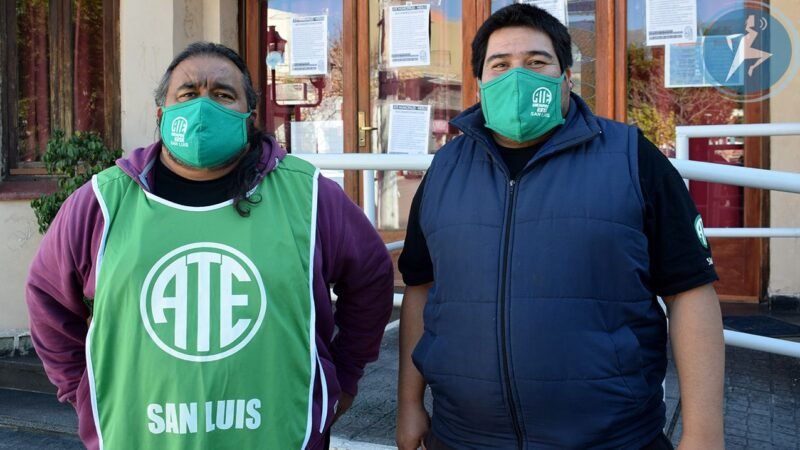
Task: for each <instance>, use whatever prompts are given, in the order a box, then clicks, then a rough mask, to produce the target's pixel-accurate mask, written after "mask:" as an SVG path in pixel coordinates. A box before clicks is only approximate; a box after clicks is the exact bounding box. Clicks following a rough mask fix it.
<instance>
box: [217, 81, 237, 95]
mask: <svg viewBox="0 0 800 450" xmlns="http://www.w3.org/2000/svg"><path fill="white" fill-rule="evenodd" d="M211 89H224V90H226V91H231V92H234V93H235V92H236V88H234V87H233V85H231V84H228V83H224V82H221V81H215V82H214V83H213V84H212V85H211Z"/></svg>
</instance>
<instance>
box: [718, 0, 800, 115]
mask: <svg viewBox="0 0 800 450" xmlns="http://www.w3.org/2000/svg"><path fill="white" fill-rule="evenodd" d="M798 50H800V38H798V32H797V29H796V28H795V27H794V26H792V24H791V22H789V20H788V19H787V18H786V16H784V15H783V14H782V13H780V11H777V10H776V9H775V8H771V7H770V6H769V5H766V4H763V3H761V2H754V1H749V2H745V4H744V5H742V6H740V7H737V8H732V9H728V10H726V11H723V12H722V13H721V14H720V15H719V16H718V17H717V18H716V20H714V21H713V22H712V24H711V26H710V27H708V28H707V29H706V30H704V33H703V60H704V63H705V67H706V71H707V73H708V75H709V76H710V78H711V79H712V80H713V81H714V84H715V85H716V86H717V88H718V89H719V90H720V91H721V92H722V93H723V94H725V95H726V96H728V97H732V98H735V99H736V100H739V101H744V102H754V101H761V100H764V99H766V98H768V97H769V96H771V95H773V94H776V93H778V92H780V90H781V89H783V88H784V87H785V85H786V84H787V83H788V82H789V81H790V80H791V79H792V78H794V77H795V76H796V75H797V71H798V65H800V56H798Z"/></svg>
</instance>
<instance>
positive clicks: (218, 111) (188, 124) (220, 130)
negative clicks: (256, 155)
mask: <svg viewBox="0 0 800 450" xmlns="http://www.w3.org/2000/svg"><path fill="white" fill-rule="evenodd" d="M162 111H163V114H162V116H161V139H162V140H163V141H164V145H166V146H167V149H169V151H170V153H172V155H173V156H175V158H177V159H178V161H180V162H182V163H184V164H186V165H188V166H191V167H196V168H200V169H207V168H211V167H218V166H220V165H222V164H224V163H225V162H227V161H230V160H231V159H233V158H234V157H235V156H236V155H237V154H239V152H241V150H242V149H243V148H244V146H245V145H247V118H248V117H250V113H249V112H248V113H241V112H239V111H234V110H232V109H229V108H226V107H224V106H222V105H220V104H218V103H216V102H215V101H213V100H211V99H208V98H205V97H200V98H196V99H194V100H189V101H188V102H184V103H178V104H176V105H172V106H165V107H164V108H162Z"/></svg>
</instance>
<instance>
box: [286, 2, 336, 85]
mask: <svg viewBox="0 0 800 450" xmlns="http://www.w3.org/2000/svg"><path fill="white" fill-rule="evenodd" d="M289 48H290V52H289V58H290V60H289V64H290V67H291V68H290V73H291V74H292V75H325V74H327V73H328V16H308V17H292V34H291V38H290V40H289Z"/></svg>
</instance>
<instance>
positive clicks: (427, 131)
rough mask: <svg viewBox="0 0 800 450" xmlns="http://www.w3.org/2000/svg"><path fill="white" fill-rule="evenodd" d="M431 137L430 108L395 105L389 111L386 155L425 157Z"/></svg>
mask: <svg viewBox="0 0 800 450" xmlns="http://www.w3.org/2000/svg"><path fill="white" fill-rule="evenodd" d="M430 135H431V106H430V105H409V104H402V103H396V104H393V105H392V106H391V108H390V109H389V148H388V153H405V154H414V155H425V154H427V153H428V143H429V142H430Z"/></svg>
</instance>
